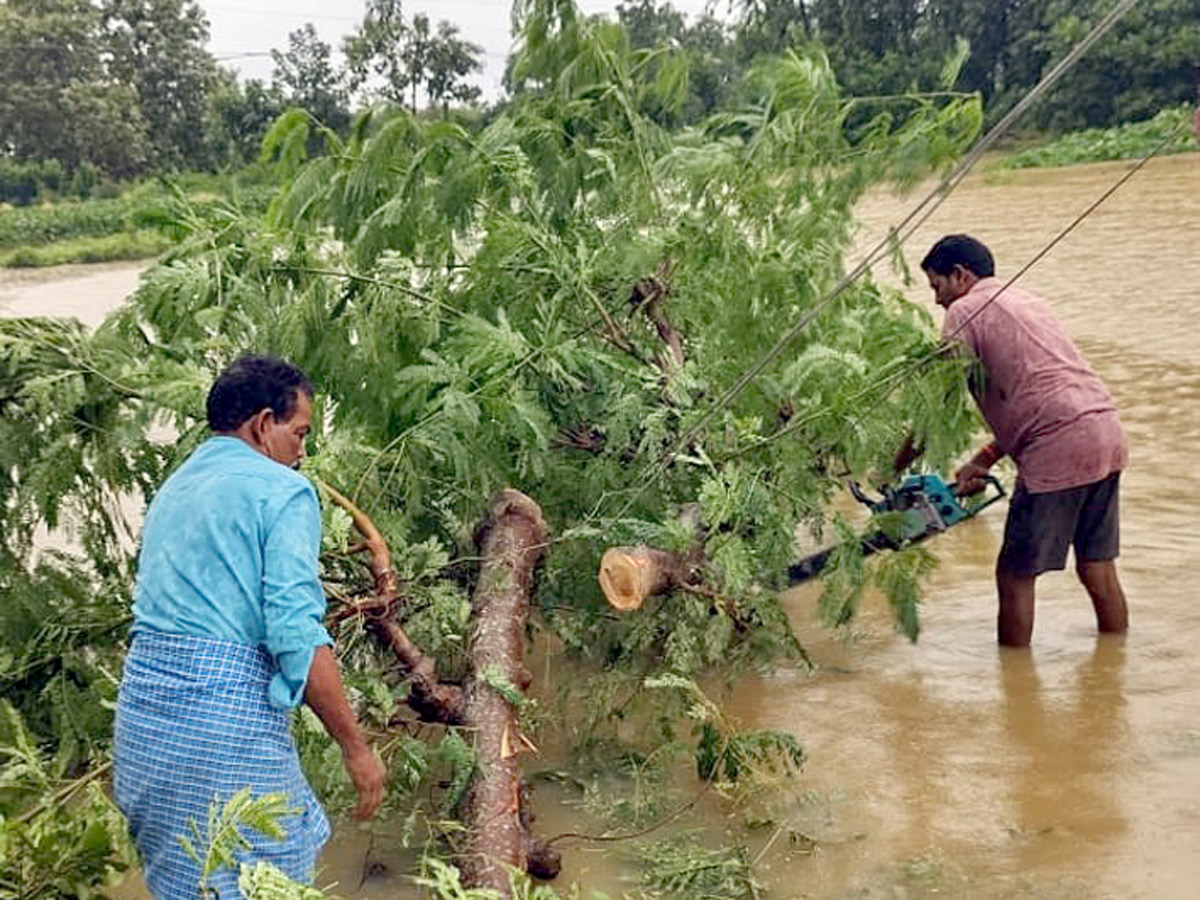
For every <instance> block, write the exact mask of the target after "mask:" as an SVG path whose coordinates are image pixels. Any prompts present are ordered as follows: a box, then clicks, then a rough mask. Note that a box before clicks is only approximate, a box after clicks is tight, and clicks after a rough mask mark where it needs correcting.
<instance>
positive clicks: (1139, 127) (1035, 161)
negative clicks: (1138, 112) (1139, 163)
mask: <svg viewBox="0 0 1200 900" xmlns="http://www.w3.org/2000/svg"><path fill="white" fill-rule="evenodd" d="M1192 114H1193V110H1192V109H1191V108H1190V107H1188V106H1179V107H1175V108H1172V109H1164V110H1163V111H1162V112H1160V113H1159V114H1158V115H1156V116H1155V117H1154V118H1152V119H1147V120H1145V121H1142V122H1129V123H1127V124H1125V125H1118V126H1116V127H1113V128H1089V129H1087V130H1086V131H1077V132H1074V133H1072V134H1067V135H1063V136H1062V137H1061V138H1058V139H1057V140H1054V141H1051V142H1050V143H1048V144H1043V145H1041V146H1038V147H1031V148H1029V149H1028V150H1022V151H1021V152H1019V153H1014V154H1012V155H1011V156H1006V157H1003V158H1001V159H998V160H996V161H995V162H994V163H992V164H991V167H992V168H994V169H1033V168H1044V167H1050V166H1069V165H1074V164H1076V163H1085V162H1101V161H1104V160H1113V159H1136V158H1139V157H1142V156H1145V155H1146V154H1147V153H1150V152H1151V151H1153V150H1155V149H1156V148H1159V146H1160V145H1161V144H1163V142H1164V141H1166V144H1165V146H1162V147H1161V149H1158V153H1159V155H1167V154H1174V153H1188V152H1191V151H1194V150H1197V149H1200V147H1198V146H1197V143H1196V138H1195V136H1194V134H1193V131H1192V128H1191V122H1192Z"/></svg>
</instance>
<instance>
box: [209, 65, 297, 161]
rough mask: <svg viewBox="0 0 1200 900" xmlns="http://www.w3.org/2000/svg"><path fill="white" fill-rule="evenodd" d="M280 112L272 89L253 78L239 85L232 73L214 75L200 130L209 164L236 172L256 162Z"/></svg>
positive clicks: (279, 102)
mask: <svg viewBox="0 0 1200 900" xmlns="http://www.w3.org/2000/svg"><path fill="white" fill-rule="evenodd" d="M284 109H285V103H284V100H283V98H282V97H281V96H280V94H279V92H278V91H277V90H275V88H274V87H273V86H272V87H268V86H267V85H265V84H263V83H262V82H261V81H258V80H257V79H254V78H251V79H250V80H249V81H246V82H241V81H238V79H237V78H236V77H235V76H234V75H233V73H232V72H229V71H227V70H220V71H218V73H217V76H216V78H215V79H214V83H213V87H212V89H211V90H210V91H209V95H208V111H207V114H206V116H205V126H204V127H205V135H206V139H207V145H208V156H209V159H210V160H211V164H212V165H216V166H218V167H224V168H230V169H237V168H241V167H243V166H246V165H247V164H249V163H251V162H253V161H254V160H256V159H257V158H258V154H259V151H260V150H261V149H262V142H263V138H264V137H265V136H266V134H267V131H268V130H269V129H270V127H271V123H272V122H274V121H275V119H276V118H277V117H278V116H279V114H280V113H282V112H283V110H284Z"/></svg>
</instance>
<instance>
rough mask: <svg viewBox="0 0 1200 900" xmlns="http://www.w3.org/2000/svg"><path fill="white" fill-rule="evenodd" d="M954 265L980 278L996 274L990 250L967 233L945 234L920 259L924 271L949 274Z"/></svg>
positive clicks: (994, 262)
mask: <svg viewBox="0 0 1200 900" xmlns="http://www.w3.org/2000/svg"><path fill="white" fill-rule="evenodd" d="M955 266H962V267H963V268H965V269H968V270H970V271H971V272H974V273H975V274H976V275H977V276H978V277H980V278H990V277H991V276H993V275H995V274H996V261H995V260H994V259H992V251H991V250H989V249H988V248H987V247H985V246H984V245H983V244H982V243H980V242H979V241H977V240H975V238H973V237H971V236H970V235H967V234H948V235H946V236H945V237H944V238H942V239H941V240H940V241H938V242H937V243H936V244H934V245H933V249H932V250H930V251H929V252H928V253H927V254H926V255H925V258H924V259H923V260H921V268H922V269H923V270H924V271H926V272H935V273H936V274H938V275H949V274H950V273H951V272H953V271H954V267H955Z"/></svg>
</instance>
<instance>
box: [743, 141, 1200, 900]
mask: <svg viewBox="0 0 1200 900" xmlns="http://www.w3.org/2000/svg"><path fill="white" fill-rule="evenodd" d="M1127 165H1128V164H1125V163H1111V164H1108V163H1105V164H1096V165H1086V166H1075V167H1071V168H1066V169H1052V170H1038V171H1031V172H1024V173H1017V174H1013V175H1009V176H1005V177H1004V178H1003V180H994V181H992V180H987V179H984V178H978V177H975V178H972V179H970V180H968V181H967V182H966V183H965V184H964V186H963V187H962V188H960V189H959V190H958V191H956V192H955V193H954V194H952V195H951V196H950V198H949V199H948V200H947V201H946V203H945V204H944V205H943V206H942V207H941V208H940V209H939V210H938V212H937V213H936V214H935V215H934V217H933V218H932V219H931V220H930V221H929V222H928V223H927V224H926V225H925V226H924V227H922V229H921V230H920V231H919V232H918V234H917V235H916V236H915V237H914V239H913V240H912V241H911V242H910V244H909V245H908V246H907V248H906V254H905V255H906V258H907V260H908V262H909V266H910V267H911V269H912V270H913V272H914V273H915V276H917V277H921V273H920V271H919V268H918V266H919V262H920V259H921V256H922V255H923V254H924V252H925V251H926V250H927V249H928V248H929V246H930V245H931V244H932V243H933V241H935V240H936V239H937V238H938V237H940V236H941V235H943V234H947V233H955V232H967V233H970V234H973V235H975V236H976V237H978V238H980V239H981V240H983V241H984V242H985V243H987V244H988V245H989V246H990V247H991V248H992V250H993V252H994V254H995V256H996V259H997V270H998V271H997V274H998V275H999V276H1000V277H1001V278H1007V277H1008V276H1009V275H1010V274H1012V273H1014V272H1015V271H1016V270H1017V269H1018V268H1020V267H1021V266H1022V265H1024V263H1025V262H1026V261H1027V260H1029V259H1030V258H1032V257H1033V255H1034V254H1035V253H1036V252H1037V251H1038V250H1039V249H1040V248H1041V247H1042V245H1043V244H1045V243H1047V242H1048V241H1049V240H1050V239H1051V238H1052V237H1054V235H1056V234H1057V233H1058V231H1059V230H1061V229H1062V228H1064V227H1065V226H1066V225H1067V224H1068V223H1069V222H1070V221H1071V220H1072V219H1073V218H1074V217H1075V216H1076V215H1077V214H1078V213H1079V212H1080V211H1082V210H1083V209H1084V208H1086V207H1087V205H1088V204H1089V203H1091V202H1092V201H1093V200H1094V199H1096V198H1097V197H1098V196H1099V195H1100V194H1101V193H1102V192H1103V191H1104V190H1105V189H1107V188H1108V187H1109V186H1110V185H1111V184H1112V183H1113V182H1115V181H1116V180H1117V179H1118V178H1119V177H1120V175H1121V174H1122V173H1123V172H1124V171H1125V170H1126V168H1127ZM910 204H911V199H910V200H898V199H895V198H891V197H875V198H872V199H871V200H869V201H868V202H866V203H864V204H863V205H862V208H861V210H860V212H861V216H862V218H863V222H864V227H863V234H862V236H861V241H860V243H861V245H862V247H863V248H864V252H865V249H866V248H867V247H869V246H873V245H874V243H875V242H877V241H878V240H879V239H880V237H881V236H882V235H883V234H885V233H886V228H887V226H888V225H890V224H893V223H895V222H897V221H899V220H900V219H901V218H902V217H903V215H904V214H905V213H906V212H907V210H908V209H909V208H910ZM877 276H878V277H881V278H884V279H885V280H891V281H895V282H897V283H898V279H897V278H895V276H893V275H890V274H888V273H886V272H882V271H880V272H877ZM1021 283H1022V284H1024V285H1025V286H1026V287H1028V288H1030V289H1032V290H1034V291H1036V292H1038V293H1041V294H1042V295H1043V296H1045V297H1046V298H1048V299H1049V300H1050V301H1051V302H1052V303H1053V305H1054V306H1055V308H1056V309H1057V310H1058V312H1059V314H1060V315H1061V317H1062V318H1063V320H1064V321H1065V322H1066V324H1067V326H1068V328H1069V329H1070V331H1071V332H1072V334H1073V335H1074V336H1075V338H1076V339H1077V341H1078V343H1079V345H1080V346H1081V348H1082V349H1083V351H1084V352H1085V354H1086V355H1087V356H1088V358H1089V359H1090V361H1091V362H1092V364H1093V365H1094V367H1095V368H1096V369H1097V370H1098V371H1099V373H1100V374H1101V376H1102V377H1103V378H1104V379H1105V381H1106V382H1107V383H1108V384H1109V386H1110V387H1111V389H1112V391H1113V393H1114V394H1115V395H1116V398H1117V402H1118V405H1119V406H1120V410H1121V415H1122V419H1123V422H1124V424H1125V427H1126V430H1127V432H1128V436H1129V441H1130V456H1131V462H1130V466H1129V468H1128V470H1127V471H1126V473H1125V474H1124V475H1123V478H1122V498H1121V502H1122V520H1121V525H1122V556H1121V560H1120V563H1119V565H1120V572H1121V577H1122V580H1123V582H1124V586H1125V590H1126V593H1127V594H1128V598H1129V606H1130V618H1131V630H1130V632H1129V635H1128V636H1127V637H1126V638H1124V639H1121V638H1117V639H1113V638H1101V637H1098V636H1097V635H1096V634H1095V630H1094V629H1095V626H1094V620H1093V617H1092V612H1091V606H1090V603H1089V601H1088V598H1087V596H1086V594H1085V593H1084V591H1083V589H1082V588H1081V587H1080V586H1079V585H1078V583H1077V582H1076V581H1075V579H1074V577H1073V575H1072V574H1070V573H1069V572H1068V573H1052V574H1048V575H1046V576H1044V577H1043V578H1042V579H1039V585H1038V592H1039V596H1038V602H1037V622H1036V626H1035V632H1034V643H1033V647H1032V649H1031V650H1030V651H1029V652H1023V651H1002V650H999V649H998V648H996V647H995V646H994V644H993V640H994V638H993V635H994V627H995V626H994V619H995V599H994V588H993V586H992V580H991V566H992V562H993V559H994V557H995V554H996V551H997V550H998V546H999V539H1000V536H1001V531H1002V525H1003V513H1002V511H1001V510H994V511H991V512H988V513H985V514H984V515H983V516H982V517H981V518H980V519H977V520H974V521H971V522H968V523H965V524H964V525H962V526H960V527H958V528H956V529H954V530H953V531H951V532H949V533H948V534H946V535H944V536H942V537H940V538H938V539H937V540H936V542H935V543H934V544H933V545H931V546H932V548H933V549H934V550H935V551H936V552H937V554H938V556H939V557H940V559H941V562H942V565H941V567H940V569H939V571H938V573H937V575H936V576H935V578H934V581H933V585H932V587H931V589H930V590H929V592H928V595H927V597H926V599H925V602H924V604H923V606H922V624H923V631H922V635H921V639H920V641H919V643H917V644H915V645H912V644H909V643H908V642H907V641H906V640H904V639H903V638H901V637H899V636H898V635H896V634H895V633H894V631H893V630H892V628H891V625H890V622H889V620H888V618H887V614H886V611H884V610H883V609H881V608H879V604H878V603H877V604H876V607H875V608H873V609H871V610H869V611H868V614H867V615H866V616H864V617H863V618H862V619H860V620H859V622H857V623H856V626H855V631H854V634H853V636H850V637H846V636H840V637H839V636H836V635H833V634H830V633H828V632H824V631H822V630H820V629H818V628H816V627H814V626H813V625H812V610H813V607H814V603H815V598H816V594H817V590H818V589H816V588H809V587H807V586H806V587H805V588H803V589H801V590H798V591H796V592H794V594H793V595H792V597H791V609H792V611H793V615H794V620H795V622H796V624H797V627H798V629H799V630H800V631H801V632H802V634H803V636H804V639H805V641H806V643H807V645H808V647H809V649H810V651H811V652H812V653H813V654H814V656H815V657H816V659H817V660H818V662H819V663H820V664H821V666H822V668H821V669H820V670H819V671H818V672H817V673H816V674H814V675H811V676H805V675H798V674H787V675H779V676H776V677H774V678H771V679H768V680H766V681H761V682H758V683H755V684H748V685H744V686H743V687H742V689H740V690H739V691H738V693H737V695H736V697H735V700H734V704H733V710H734V712H735V713H736V714H737V715H738V716H740V718H741V719H742V720H743V721H744V722H746V723H747V724H753V725H757V726H768V727H773V728H786V729H788V730H791V731H793V732H794V733H795V734H796V735H797V737H799V738H800V739H801V740H802V741H804V743H805V744H806V746H807V748H808V749H809V751H810V754H811V762H810V764H809V765H808V766H807V768H806V771H805V774H804V782H805V785H806V788H807V789H808V790H810V791H812V792H814V793H813V794H812V795H810V798H809V801H808V802H807V803H797V804H796V806H795V808H794V809H793V811H792V813H791V819H790V822H791V825H792V827H795V828H796V829H797V830H799V831H803V832H805V833H806V834H808V835H810V836H811V837H813V838H815V839H816V840H817V850H816V852H814V853H812V854H811V855H810V856H809V857H808V858H807V859H806V860H805V861H804V862H802V863H789V864H786V865H784V866H783V867H782V871H780V872H779V873H778V876H777V881H776V883H775V885H774V886H776V887H778V888H780V891H779V893H780V894H781V895H784V896H805V897H813V898H848V897H872V898H873V897H876V896H878V897H893V896H895V897H912V896H925V895H927V894H928V895H934V894H937V895H940V896H945V895H950V896H958V897H973V898H1001V897H1004V898H1007V897H1030V898H1067V897H1071V898H1074V897H1078V898H1081V900H1082V898H1091V900H1099V898H1113V900H1116V898H1122V900H1132V898H1144V900H1193V898H1196V897H1200V803H1198V802H1197V798H1200V653H1198V652H1197V639H1198V635H1200V534H1198V531H1197V518H1198V517H1197V508H1196V497H1197V495H1198V492H1197V484H1196V480H1195V479H1196V469H1195V461H1196V459H1197V448H1198V447H1200V349H1198V348H1197V346H1196V340H1195V337H1194V333H1195V329H1196V326H1197V324H1200V155H1196V154H1192V155H1188V156H1179V157H1173V158H1169V159H1161V160H1156V161H1153V162H1152V163H1151V164H1150V165H1149V166H1148V167H1147V169H1145V170H1144V171H1143V172H1141V173H1139V174H1137V175H1136V176H1135V177H1134V178H1133V180H1132V181H1130V182H1129V183H1128V184H1127V185H1126V186H1125V187H1124V188H1122V189H1121V191H1119V192H1118V193H1117V194H1116V195H1115V196H1114V197H1113V198H1112V199H1111V200H1109V201H1108V202H1107V203H1106V204H1105V205H1104V206H1102V207H1101V208H1100V209H1099V211H1098V212H1096V213H1095V214H1093V215H1092V216H1090V217H1089V218H1088V219H1086V220H1085V221H1084V223H1083V224H1082V225H1081V226H1080V227H1079V228H1078V229H1077V230H1076V231H1075V232H1074V233H1072V234H1071V235H1070V236H1068V237H1067V238H1066V239H1065V240H1064V241H1063V243H1061V244H1060V245H1059V246H1058V247H1057V248H1055V249H1054V250H1053V251H1051V254H1050V255H1049V256H1048V257H1047V258H1046V259H1045V260H1043V261H1042V262H1041V263H1039V264H1038V265H1037V266H1036V267H1035V268H1033V269H1032V270H1031V271H1030V272H1029V273H1028V274H1027V275H1026V276H1025V277H1024V278H1023V279H1022V282H1021ZM907 293H908V295H909V296H911V297H918V298H921V299H923V300H925V301H926V302H929V303H930V308H931V309H935V308H934V307H933V305H932V303H931V292H930V291H929V289H928V288H927V287H926V286H925V284H924V280H923V277H922V278H921V281H920V282H919V283H918V284H916V285H914V286H913V287H911V288H910V289H908V291H907ZM940 316H941V313H940V311H935V312H934V317H935V319H936V320H937V321H938V322H940ZM812 797H817V798H820V802H819V803H813V802H812V799H811V798H812Z"/></svg>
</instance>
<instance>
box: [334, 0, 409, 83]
mask: <svg viewBox="0 0 1200 900" xmlns="http://www.w3.org/2000/svg"><path fill="white" fill-rule="evenodd" d="M407 36H408V23H407V22H405V20H404V12H403V8H402V7H401V4H400V0H368V2H367V9H366V12H365V14H364V15H363V20H362V22H361V23H360V24H359V26H358V29H357V30H356V31H355V32H354V33H353V34H351V35H349V36H348V37H346V39H345V40H344V42H343V44H342V50H343V52H344V53H345V54H346V68H347V70H348V71H349V73H350V88H351V90H354V91H362V92H364V93H365V94H366V95H368V96H375V97H379V98H381V99H383V100H387V101H390V102H392V103H404V102H405V89H406V88H407V87H408V86H409V77H408V64H407V62H406V60H405V58H404V46H405V40H406V38H407Z"/></svg>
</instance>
